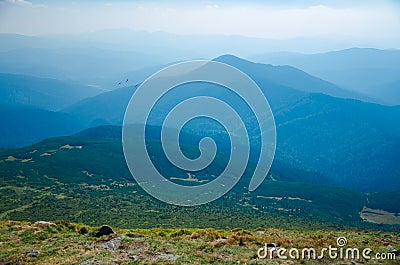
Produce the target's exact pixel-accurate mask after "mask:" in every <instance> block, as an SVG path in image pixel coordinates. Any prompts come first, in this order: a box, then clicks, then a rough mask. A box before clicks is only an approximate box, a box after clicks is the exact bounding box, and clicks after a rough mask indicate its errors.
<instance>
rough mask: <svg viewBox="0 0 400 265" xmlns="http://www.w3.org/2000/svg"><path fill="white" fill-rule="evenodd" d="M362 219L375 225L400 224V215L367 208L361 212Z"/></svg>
mask: <svg viewBox="0 0 400 265" xmlns="http://www.w3.org/2000/svg"><path fill="white" fill-rule="evenodd" d="M360 217H361V218H362V219H363V220H364V221H367V222H370V223H375V224H390V225H393V224H400V215H399V216H397V215H396V214H394V213H390V212H387V211H384V210H378V209H372V208H368V207H365V206H364V208H363V209H362V211H361V212H360Z"/></svg>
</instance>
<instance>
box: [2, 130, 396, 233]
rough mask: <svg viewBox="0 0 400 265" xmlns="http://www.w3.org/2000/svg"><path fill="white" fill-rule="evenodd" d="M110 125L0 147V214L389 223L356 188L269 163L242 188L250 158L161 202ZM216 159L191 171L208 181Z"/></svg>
mask: <svg viewBox="0 0 400 265" xmlns="http://www.w3.org/2000/svg"><path fill="white" fill-rule="evenodd" d="M118 130H120V128H118V127H99V128H97V129H91V131H86V132H82V133H80V134H78V135H76V136H73V137H59V138H52V139H48V140H45V141H43V142H41V143H38V144H35V145H33V146H29V147H26V148H21V149H16V150H8V151H2V152H1V153H0V172H2V174H1V175H0V185H1V186H0V195H1V198H2V204H1V205H0V207H1V208H0V220H29V221H37V220H43V219H45V220H66V221H71V222H82V223H86V224H89V225H101V224H103V223H108V224H110V225H114V226H118V227H121V228H132V227H136V228H150V227H175V228H176V227H200V228H201V227H215V228H224V229H231V228H235V227H242V228H257V227H286V228H301V229H318V228H333V229H342V228H346V227H347V228H351V227H353V228H354V227H358V228H370V229H374V228H375V229H376V228H379V229H390V226H384V225H374V224H369V223H367V222H363V221H362V220H361V218H360V217H359V212H360V211H361V209H362V208H363V206H364V205H365V204H366V201H365V198H364V197H363V196H362V195H361V194H359V193H357V192H354V191H351V190H347V189H344V188H335V187H329V186H323V185H314V184H306V183H299V182H285V181H276V179H275V177H276V176H279V175H281V174H282V173H280V172H279V170H273V172H271V174H270V175H269V176H268V177H267V180H266V181H265V183H263V185H262V186H261V187H260V188H259V189H258V190H257V191H256V192H252V193H249V192H248V191H247V189H246V187H247V185H248V181H249V176H250V175H251V174H250V173H251V170H252V167H253V166H252V165H249V166H248V168H247V170H246V173H245V176H244V177H243V178H242V179H241V181H240V182H239V183H238V184H237V185H236V186H235V188H234V189H233V190H232V191H230V192H229V193H228V194H226V195H225V196H224V197H222V198H220V199H218V200H216V201H214V202H212V203H210V204H206V205H203V206H197V207H189V208H188V207H178V206H173V205H166V204H165V203H163V202H160V201H158V200H156V199H154V198H152V197H150V196H149V195H147V194H146V193H145V192H144V191H143V190H142V189H141V188H140V187H139V186H138V185H137V184H136V183H135V182H134V180H133V178H132V177H131V175H130V173H129V171H128V169H127V167H126V163H125V160H124V157H123V153H122V146H121V142H120V139H118V138H117V136H118V134H117V133H116V132H118ZM94 135H96V137H94ZM148 148H149V150H150V151H149V152H150V153H152V155H154V159H156V160H157V161H159V163H160V164H159V167H160V168H161V169H162V172H163V174H164V176H166V177H169V178H170V179H171V180H172V181H175V182H177V183H180V184H182V185H194V184H196V183H194V182H193V181H186V180H185V179H187V178H188V175H187V174H186V173H185V172H181V171H179V170H177V169H175V168H173V167H171V166H170V165H168V164H167V163H166V162H164V161H166V160H165V157H163V153H162V152H161V150H160V148H161V145H160V143H159V142H157V141H149V142H148ZM183 148H184V152H186V153H189V154H192V155H193V156H195V154H196V152H198V150H197V149H195V148H194V147H190V146H184V147H183ZM224 163H226V157H225V156H224V155H222V154H218V155H217V159H216V162H214V163H213V164H212V165H211V166H210V167H208V168H206V169H205V170H203V171H200V172H199V173H196V174H195V175H192V176H193V178H195V179H198V180H202V181H210V180H211V179H212V178H213V177H214V176H215V174H216V173H217V172H218V170H221V169H223V167H224ZM172 176H174V177H175V178H172ZM274 176H275V177H274Z"/></svg>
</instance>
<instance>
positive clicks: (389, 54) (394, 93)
mask: <svg viewBox="0 0 400 265" xmlns="http://www.w3.org/2000/svg"><path fill="white" fill-rule="evenodd" d="M249 58H250V59H253V60H255V61H257V62H262V63H272V64H279V65H291V66H294V67H297V68H299V69H302V70H304V71H306V72H307V73H310V74H312V75H314V76H318V77H320V78H322V79H325V80H328V81H330V82H332V83H335V84H337V85H340V86H342V87H345V88H348V89H352V90H353V91H356V92H358V93H362V94H366V95H368V96H369V97H370V98H375V102H377V103H385V104H390V105H399V104H400V101H399V100H398V99H399V97H400V96H399V95H400V88H399V87H398V86H396V89H395V90H394V89H393V88H391V89H389V90H388V91H385V88H384V86H385V85H386V84H393V83H395V82H398V81H399V80H400V78H399V76H400V64H399V63H398V62H399V61H400V50H395V49H393V50H380V49H373V48H351V49H345V50H339V51H331V52H325V53H317V54H298V53H269V54H260V55H255V56H251V57H249Z"/></svg>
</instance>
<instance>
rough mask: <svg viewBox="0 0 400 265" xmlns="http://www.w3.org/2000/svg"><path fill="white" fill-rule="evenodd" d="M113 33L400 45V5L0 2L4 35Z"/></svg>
mask: <svg viewBox="0 0 400 265" xmlns="http://www.w3.org/2000/svg"><path fill="white" fill-rule="evenodd" d="M281 2H284V3H285V4H284V5H283V4H281ZM114 28H115V29H116V28H118V29H120V28H124V29H132V30H144V31H150V32H155V31H164V32H169V33H175V34H182V35H220V34H224V35H242V36H248V37H257V38H272V39H290V38H296V37H317V36H318V37H324V36H330V37H332V36H338V37H341V38H358V39H392V40H393V39H396V40H400V30H399V29H400V1H385V0H382V1H368V0H366V1H344V0H337V1H315V0H314V1H313V0H300V1H293V0H289V1H275V0H274V1H238V0H235V1H202V0H200V1H152V0H150V1H109V2H107V1H33V0H32V1H28V0H0V32H1V33H18V34H24V35H48V34H71V33H72V34H75V33H82V32H88V31H98V30H103V29H114Z"/></svg>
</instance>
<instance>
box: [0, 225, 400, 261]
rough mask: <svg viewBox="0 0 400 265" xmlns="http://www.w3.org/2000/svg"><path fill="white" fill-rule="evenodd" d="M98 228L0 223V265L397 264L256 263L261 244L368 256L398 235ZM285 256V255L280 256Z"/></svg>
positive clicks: (399, 242)
mask: <svg viewBox="0 0 400 265" xmlns="http://www.w3.org/2000/svg"><path fill="white" fill-rule="evenodd" d="M98 229H99V228H98V227H89V226H86V225H82V224H73V223H66V222H56V223H54V224H51V223H50V224H46V223H44V224H43V223H28V222H15V221H5V222H0V264H1V265H3V264H82V265H91V264H210V263H213V264H358V263H362V264H398V262H399V261H398V259H399V256H397V257H396V260H386V261H382V260H376V259H371V260H365V259H363V258H360V259H358V260H345V259H341V260H340V259H330V258H329V256H328V255H327V254H326V255H325V257H324V258H323V259H316V260H312V261H311V260H308V259H304V260H302V259H300V260H296V259H290V258H289V259H288V260H280V259H278V258H277V257H275V258H274V260H270V259H268V258H266V259H259V258H258V257H257V250H258V249H259V248H260V247H262V246H263V245H264V244H265V243H275V244H277V245H278V246H280V247H284V248H286V249H290V248H292V247H295V248H299V249H302V248H306V247H314V248H316V249H317V250H320V249H321V248H323V247H328V246H329V245H332V246H333V247H337V242H336V239H337V237H346V238H347V240H348V243H347V245H346V247H349V248H350V247H351V248H354V247H357V248H359V249H360V250H362V249H364V248H367V247H369V248H371V249H372V253H371V254H370V256H372V257H374V255H375V253H378V252H380V253H387V248H386V247H387V245H389V244H390V245H392V246H393V247H394V248H396V249H399V248H400V234H399V233H398V232H375V231H362V230H351V231H334V230H332V231H331V230H319V231H300V230H283V229H272V228H268V229H261V228H260V229H257V230H242V229H233V230H215V229H193V228H191V229H161V228H154V229H130V230H120V229H114V231H115V232H116V234H112V235H108V236H102V237H96V236H95V233H96V232H97V231H98ZM286 255H287V254H286Z"/></svg>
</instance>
